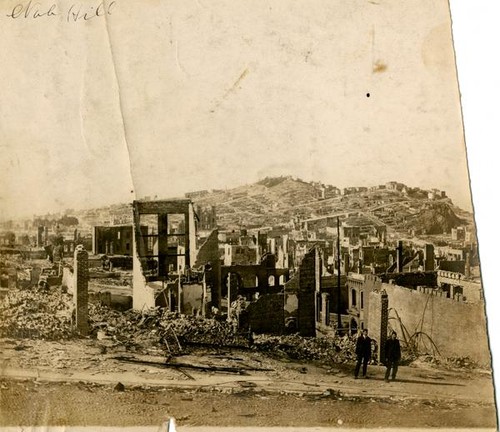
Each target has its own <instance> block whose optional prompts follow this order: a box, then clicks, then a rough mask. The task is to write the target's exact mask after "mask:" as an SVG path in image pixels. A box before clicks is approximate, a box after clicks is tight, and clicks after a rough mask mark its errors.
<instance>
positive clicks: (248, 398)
mask: <svg viewBox="0 0 500 432" xmlns="http://www.w3.org/2000/svg"><path fill="white" fill-rule="evenodd" d="M0 345H1V347H2V363H1V364H2V369H1V374H2V381H1V385H0V391H1V393H0V395H1V407H2V414H1V416H0V426H9V425H47V424H49V425H80V426H83V425H88V426H90V425H102V426H140V425H141V426H146V425H159V424H161V423H162V422H164V421H166V420H167V419H168V418H169V417H175V418H176V421H177V424H178V425H179V426H180V427H181V430H182V426H201V425H203V426H214V427H215V426H221V427H222V426H266V427H270V426H316V427H318V426H323V427H332V426H334V427H337V428H338V427H342V428H355V427H398V428H402V427H421V428H425V427H461V428H477V427H483V428H491V429H492V430H494V429H495V427H496V413H495V406H494V400H493V386H492V380H491V374H489V373H488V372H486V371H483V372H481V371H467V370H449V369H446V370H445V369H438V368H435V367H431V366H430V365H428V364H419V363H415V364H414V365H413V366H412V367H401V368H400V373H399V378H400V379H399V380H398V381H396V382H391V383H386V382H384V380H383V372H384V368H383V367H381V366H374V365H372V366H370V367H369V376H370V379H367V380H362V379H360V380H354V379H353V376H352V366H353V365H351V364H343V365H326V366H325V365H318V364H313V363H300V362H292V361H289V360H286V359H280V360H278V359H270V358H268V357H266V356H264V355H262V354H261V353H256V352H252V351H248V352H239V351H228V350H206V349H205V350H195V351H192V352H190V353H188V354H185V355H183V356H180V357H178V358H175V359H173V360H172V362H178V363H179V362H182V363H183V364H184V365H188V366H189V365H192V366H196V367H198V368H199V367H200V365H201V366H202V365H205V366H206V367H207V368H208V367H211V368H212V369H207V370H202V369H196V368H194V369H190V368H189V367H182V368H172V367H165V365H164V359H163V358H162V357H161V356H155V355H152V354H151V355H147V356H145V355H142V356H141V355H138V354H131V353H124V352H122V350H121V348H119V347H108V348H107V349H103V347H102V345H101V346H99V345H98V344H97V345H96V341H91V340H87V341H72V342H65V343H59V342H43V341H24V342H18V341H5V340H4V341H1V343H0ZM125 354H126V355H127V356H129V358H135V359H138V360H144V361H147V362H148V363H130V362H127V361H123V358H124V355H125ZM228 371H229V372H228ZM236 371H239V372H236ZM118 383H121V384H123V387H121V385H118V386H117V384H118Z"/></svg>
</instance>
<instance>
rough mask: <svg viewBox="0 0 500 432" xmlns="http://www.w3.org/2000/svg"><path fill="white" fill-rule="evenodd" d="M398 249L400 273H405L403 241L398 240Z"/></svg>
mask: <svg viewBox="0 0 500 432" xmlns="http://www.w3.org/2000/svg"><path fill="white" fill-rule="evenodd" d="M396 251H397V258H396V259H397V263H398V273H403V242H402V241H401V240H399V241H398V247H397V248H396Z"/></svg>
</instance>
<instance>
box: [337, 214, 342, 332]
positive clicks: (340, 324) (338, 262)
mask: <svg viewBox="0 0 500 432" xmlns="http://www.w3.org/2000/svg"><path fill="white" fill-rule="evenodd" d="M341 299H342V296H341V293H340V220H339V217H338V216H337V332H340V329H341V328H342V317H341V316H340V302H341Z"/></svg>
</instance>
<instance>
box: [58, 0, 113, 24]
mask: <svg viewBox="0 0 500 432" xmlns="http://www.w3.org/2000/svg"><path fill="white" fill-rule="evenodd" d="M115 3H116V2H114V1H112V2H110V3H109V4H107V5H106V4H105V3H104V1H102V2H101V3H99V5H98V6H97V7H94V6H90V7H89V6H84V5H82V4H81V3H80V4H79V5H77V4H76V3H75V4H72V5H71V6H70V8H69V9H68V13H67V15H66V20H67V21H68V22H70V21H74V22H77V21H82V20H83V21H90V20H91V19H94V18H97V17H102V16H105V15H111V11H112V9H113V7H114V6H115Z"/></svg>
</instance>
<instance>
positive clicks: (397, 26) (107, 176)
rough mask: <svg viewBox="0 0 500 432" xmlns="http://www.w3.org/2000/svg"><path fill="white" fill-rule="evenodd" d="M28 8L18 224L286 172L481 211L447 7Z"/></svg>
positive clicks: (6, 167) (15, 45) (7, 198)
mask: <svg viewBox="0 0 500 432" xmlns="http://www.w3.org/2000/svg"><path fill="white" fill-rule="evenodd" d="M17 4H19V1H18V0H16V1H10V0H5V1H3V2H2V4H1V6H0V38H1V40H2V44H1V46H0V64H2V67H1V68H0V82H1V83H2V93H1V94H2V104H0V145H1V146H2V155H3V157H2V158H1V160H0V169H1V170H2V173H3V175H2V179H3V180H2V182H1V184H0V217H1V218H11V217H16V216H30V215H32V214H44V213H47V212H50V211H52V212H55V211H60V210H63V209H66V208H76V209H77V208H89V207H98V206H101V205H106V204H110V203H118V202H129V201H132V200H133V199H135V198H141V197H144V196H155V195H157V196H159V197H173V196H180V195H183V194H184V193H185V192H188V191H192V190H199V189H211V188H226V187H227V188H231V187H235V186H239V185H242V184H246V183H251V182H255V181H257V180H259V179H261V178H263V177H265V176H274V175H293V176H298V177H300V178H302V179H304V180H316V181H323V182H325V183H327V184H333V185H336V186H338V187H345V186H354V185H357V186H371V185H375V184H380V183H385V182H387V181H391V180H396V181H401V182H403V183H406V184H407V185H409V186H419V187H423V188H433V187H436V188H439V189H444V190H446V191H447V192H448V195H449V196H450V197H451V198H452V199H453V200H454V202H455V203H456V204H458V205H459V206H460V207H462V208H465V209H470V208H471V204H470V193H469V180H468V173H467V165H466V155H465V146H464V138H463V129H462V119H461V111H460V104H459V91H458V84H457V79H456V72H455V60H454V52H453V47H452V42H451V23H450V16H449V10H448V3H447V2H446V1H443V0H440V1H435V0H409V1H407V2H404V4H403V3H401V2H400V1H397V0H389V1H383V2H382V1H375V0H374V1H360V0H353V1H348V2H347V1H345V0H315V1H313V2H307V3H306V2H305V1H304V0H286V1H285V0H239V1H234V0H214V1H210V2H209V1H206V0H193V1H184V0H183V1H180V0H179V1H177V0H173V1H161V0H148V1H147V2H144V1H139V0H128V1H126V2H125V1H123V0H117V1H116V2H106V3H105V7H101V8H100V9H97V7H98V5H99V4H100V2H99V1H97V0H96V1H93V0H89V1H88V2H85V3H75V4H77V5H81V4H84V6H83V9H81V11H80V15H79V16H76V15H74V12H75V10H76V9H75V8H74V7H73V8H71V7H72V3H71V2H69V1H65V0H61V1H59V2H57V3H55V6H54V8H53V9H52V12H53V13H54V15H53V16H47V15H43V16H40V17H38V18H34V15H36V11H34V10H33V8H31V9H29V8H27V5H28V2H24V3H23V2H21V3H20V4H21V7H22V9H16V11H17V12H16V13H15V14H14V13H13V11H14V8H15V7H16V5H17ZM51 5H52V2H51V1H45V0H42V1H39V2H38V6H36V7H37V8H38V9H39V10H38V12H39V14H43V13H44V12H47V11H48V10H49V9H50V8H51ZM96 11H99V15H101V14H104V15H101V16H96V17H94V18H91V19H88V20H85V19H83V18H82V17H83V14H84V13H87V16H86V17H87V18H90V17H92V16H93V14H95V13H96ZM9 15H16V17H15V18H14V17H13V16H9ZM75 18H76V21H75Z"/></svg>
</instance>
